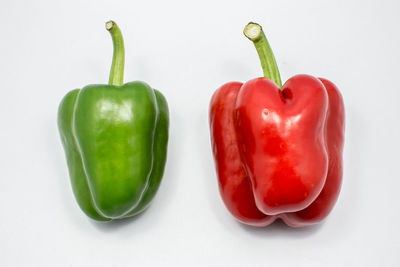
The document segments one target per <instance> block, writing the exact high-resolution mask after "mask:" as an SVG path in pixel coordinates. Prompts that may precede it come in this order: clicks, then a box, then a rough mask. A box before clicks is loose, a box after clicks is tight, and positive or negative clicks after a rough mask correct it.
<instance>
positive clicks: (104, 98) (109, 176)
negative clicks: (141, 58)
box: [58, 21, 169, 221]
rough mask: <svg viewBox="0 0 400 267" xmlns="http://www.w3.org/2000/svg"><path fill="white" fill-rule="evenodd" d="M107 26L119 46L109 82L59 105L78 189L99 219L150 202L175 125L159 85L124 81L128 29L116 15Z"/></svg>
mask: <svg viewBox="0 0 400 267" xmlns="http://www.w3.org/2000/svg"><path fill="white" fill-rule="evenodd" d="M106 29H107V30H108V31H109V32H110V34H111V37H112V40H113V46H114V53H113V61H112V67H111V71H110V78H109V84H108V85H88V86H86V87H84V88H82V89H76V90H73V91H71V92H69V93H68V94H67V95H66V96H65V97H64V98H63V100H62V101H61V104H60V106H59V110H58V127H59V131H60V136H61V140H62V144H63V147H64V150H65V154H66V158H67V164H68V169H69V174H70V178H71V184H72V189H73V192H74V194H75V197H76V200H77V202H78V204H79V206H80V208H81V209H82V210H83V212H84V213H85V214H86V215H87V216H89V217H90V218H92V219H94V220H98V221H110V220H113V219H120V218H125V217H130V216H133V215H136V214H138V213H140V212H142V211H143V210H144V209H146V208H147V207H148V206H149V205H150V203H151V201H152V199H153V198H154V196H155V194H156V192H157V190H158V188H159V185H160V183H161V179H162V176H163V172H164V166H165V162H166V156H167V144H168V127H169V115H168V105H167V102H166V99H165V98H164V96H163V95H162V94H161V93H160V92H159V91H157V90H155V89H153V88H151V87H150V86H149V85H148V84H146V83H144V82H139V81H136V82H129V83H126V84H123V73H124V60H125V55H124V43H123V38H122V34H121V31H120V29H119V28H118V26H117V24H116V23H115V22H113V21H109V22H107V23H106Z"/></svg>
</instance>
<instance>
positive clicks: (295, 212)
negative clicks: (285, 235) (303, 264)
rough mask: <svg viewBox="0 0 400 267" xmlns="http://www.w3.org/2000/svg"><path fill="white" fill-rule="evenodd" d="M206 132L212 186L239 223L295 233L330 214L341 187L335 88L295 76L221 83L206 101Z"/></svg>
mask: <svg viewBox="0 0 400 267" xmlns="http://www.w3.org/2000/svg"><path fill="white" fill-rule="evenodd" d="M210 130H211V142H212V149H213V153H214V159H215V164H216V169H217V176H218V181H219V188H220V192H221V196H222V199H223V201H224V203H225V205H226V206H227V208H228V210H229V211H230V212H231V213H232V214H233V216H234V217H235V218H236V219H238V220H239V221H240V222H242V223H245V224H249V225H253V226H267V225H269V224H271V223H272V222H273V221H274V220H276V219H277V218H281V219H282V220H283V221H284V222H285V223H286V224H287V225H289V226H292V227H302V226H307V225H311V224H315V223H318V222H320V221H321V220H323V219H324V218H325V217H326V216H327V215H328V214H329V212H330V211H331V210H332V208H333V206H334V204H335V202H336V200H337V197H338V194H339V191H340V186H341V181H342V150H343V142H344V105H343V100H342V97H341V95H340V92H339V91H338V89H337V88H336V87H335V85H334V84H333V83H331V82H329V81H328V80H325V79H317V78H314V77H312V76H308V75H296V76H294V77H292V78H291V79H289V80H288V81H287V82H286V83H285V84H284V85H283V87H282V90H280V89H279V88H278V87H277V86H276V85H275V83H274V82H272V81H271V80H269V79H267V78H257V79H253V80H250V81H248V82H246V83H245V84H242V83H239V82H232V83H227V84H225V85H223V86H222V87H220V88H219V89H218V90H217V91H216V92H215V93H214V95H213V97H212V100H211V104H210Z"/></svg>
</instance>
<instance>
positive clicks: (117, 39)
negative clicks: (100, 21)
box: [106, 20, 125, 86]
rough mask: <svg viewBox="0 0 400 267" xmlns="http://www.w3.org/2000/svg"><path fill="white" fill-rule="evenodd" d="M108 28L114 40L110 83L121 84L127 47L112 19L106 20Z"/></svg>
mask: <svg viewBox="0 0 400 267" xmlns="http://www.w3.org/2000/svg"><path fill="white" fill-rule="evenodd" d="M106 29H107V31H109V32H110V34H111V38H112V41H113V48H114V51H113V59H112V64H111V70H110V78H109V80H108V84H109V85H117V86H121V85H122V84H123V83H124V65H125V48H124V39H123V38H122V33H121V30H120V29H119V27H118V25H117V24H116V23H115V22H114V21H112V20H110V21H107V22H106Z"/></svg>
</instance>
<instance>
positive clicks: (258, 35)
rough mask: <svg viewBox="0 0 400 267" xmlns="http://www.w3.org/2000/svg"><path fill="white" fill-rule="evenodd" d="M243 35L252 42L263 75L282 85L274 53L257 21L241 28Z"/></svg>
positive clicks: (279, 85)
mask: <svg viewBox="0 0 400 267" xmlns="http://www.w3.org/2000/svg"><path fill="white" fill-rule="evenodd" d="M243 33H244V35H245V36H246V37H247V38H248V39H249V40H250V41H252V42H253V43H254V46H255V47H256V50H257V53H258V56H259V58H260V61H261V67H262V69H263V72H264V77H265V78H268V79H270V80H272V81H273V82H274V83H275V84H276V85H277V86H278V87H279V88H281V87H282V81H281V75H280V74H279V69H278V65H277V64H276V61H275V57H274V54H273V53H272V49H271V47H270V45H269V43H268V40H267V38H266V37H265V34H264V31H263V30H262V28H261V26H260V25H259V24H257V23H254V22H250V23H249V24H247V25H246V27H245V28H244V30H243Z"/></svg>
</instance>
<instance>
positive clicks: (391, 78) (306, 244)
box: [0, 0, 400, 266]
mask: <svg viewBox="0 0 400 267" xmlns="http://www.w3.org/2000/svg"><path fill="white" fill-rule="evenodd" d="M399 13H400V2H399V1H398V0H393V1H389V0H386V1H384V0H380V1H367V0H359V1H348V0H347V1H346V0H343V1H317V0H315V1H282V0H280V1H248V0H247V1H245V0H242V1H237V2H236V1H232V0H230V1H228V0H226V1H216V0H214V1H199V2H191V1H177V0H168V1H160V2H153V1H116V0H109V1H82V0H76V1H75V0H68V1H63V2H58V1H50V0H49V1H17V0H14V1H1V5H0V18H1V37H0V38H1V39H0V40H1V41H0V77H1V86H0V88H1V94H0V122H1V130H0V166H1V168H0V173H1V178H0V266H153V265H154V266H165V265H171V266H192V265H194V266H196V265H198V266H399V265H400V256H399V252H400V241H399V240H400V230H399V221H400V208H399V206H400V193H399V187H400V174H399V173H400V170H399V167H400V158H399V152H398V151H399V149H400V141H399V137H400V126H399V124H400V119H399V115H400V104H399V101H400V100H399V97H400V88H399V82H398V81H399V77H400V67H399V66H400V63H399V62H400V48H399V47H400V36H399V35H400V16H399ZM109 19H113V20H115V21H116V22H117V23H118V24H119V26H120V28H121V30H122V32H123V34H124V37H125V45H126V69H125V81H126V82H127V81H132V80H143V81H146V82H147V83H149V84H150V85H151V86H153V87H154V88H157V89H159V90H160V91H162V92H163V94H164V95H165V96H166V98H167V99H168V102H169V106H170V113H171V127H170V142H169V153H168V162H167V165H166V172H165V176H164V179H163V182H162V185H161V188H160V190H159V192H158V195H157V196H156V198H155V200H154V202H153V204H152V206H151V207H150V208H149V209H148V210H147V211H146V212H144V213H143V214H141V215H140V216H137V217H135V218H132V219H126V220H122V221H115V222H111V223H97V222H94V221H91V220H90V219H88V218H87V217H86V216H85V215H84V214H83V213H82V212H81V211H80V209H79V208H78V206H77V204H76V202H75V200H74V197H73V194H72V190H71V186H70V182H69V178H68V173H67V166H66V161H65V158H64V152H63V150H62V147H61V142H60V139H59V136H58V130H57V125H56V115H57V108H58V104H59V102H60V100H61V98H62V97H63V96H64V95H65V94H66V93H67V92H68V91H69V90H71V89H74V88H81V87H83V86H85V85H87V84H92V83H106V82H107V81H108V73H109V69H110V64H111V57H112V43H111V38H110V36H109V34H108V32H107V31H106V30H105V28H104V23H105V22H106V21H107V20H109ZM249 21H256V22H258V23H260V24H261V25H263V27H264V30H265V32H266V35H267V37H268V39H269V41H270V43H271V46H272V48H273V50H274V53H275V56H276V58H277V61H278V65H279V67H280V71H281V75H282V80H284V81H285V80H287V79H288V78H289V77H291V76H292V75H295V74H298V73H307V74H311V75H315V76H318V77H325V78H328V79H330V80H331V81H333V82H334V83H336V85H337V86H338V87H339V89H340V90H341V92H342V94H343V97H344V101H345V106H346V113H347V114H346V115H347V117H346V143H345V151H344V182H343V187H342V192H341V195H340V197H339V200H338V202H337V204H336V206H335V208H334V210H333V212H332V213H331V215H330V216H329V217H328V219H327V220H326V221H325V222H324V223H322V224H320V225H318V226H315V227H309V228H305V229H291V228H289V227H287V226H285V225H283V224H282V223H275V224H273V225H272V226H269V227H267V228H262V229H256V228H251V227H246V226H244V225H241V224H240V223H238V222H236V221H235V220H234V219H233V217H232V216H231V215H230V214H229V213H228V211H227V210H226V209H225V207H224V205H223V203H222V201H221V198H220V196H219V192H218V188H217V179H216V175H215V170H214V164H213V160H212V154H211V146H210V140H209V130H208V104H209V100H210V97H211V95H212V93H213V92H214V90H216V89H217V88H218V87H219V86H220V85H222V84H224V83H225V82H228V81H233V80H237V81H246V80H249V79H251V78H254V77H257V76H260V75H262V71H261V67H260V63H259V61H258V57H257V54H256V51H255V49H254V47H253V45H252V44H251V42H250V41H248V40H247V39H246V38H245V37H244V36H243V35H242V30H243V27H244V26H245V25H246V24H247V22H249Z"/></svg>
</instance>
